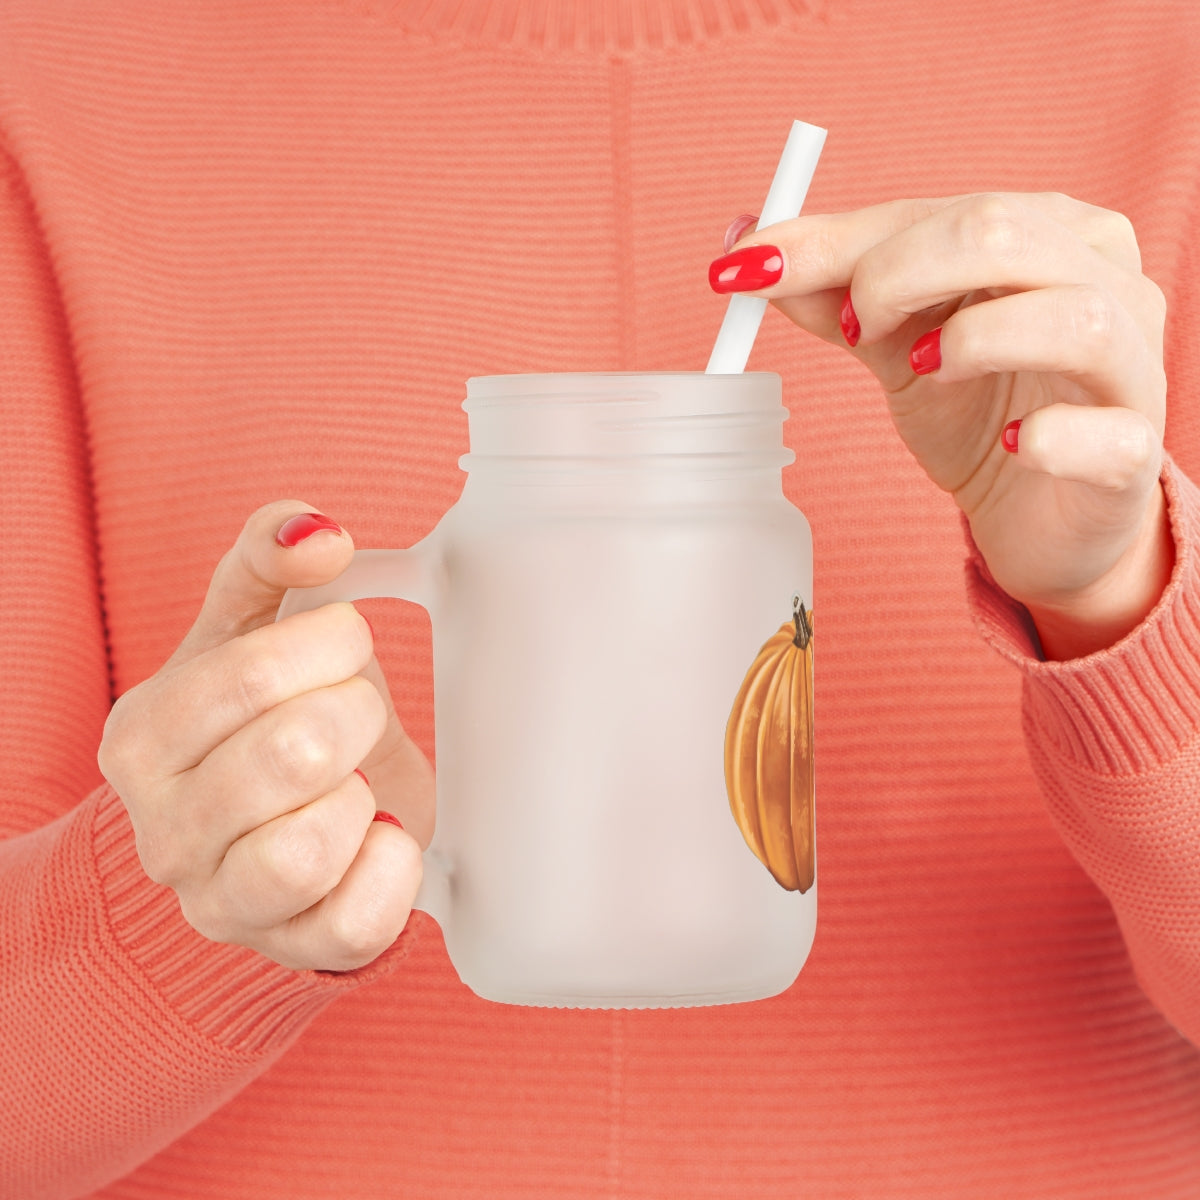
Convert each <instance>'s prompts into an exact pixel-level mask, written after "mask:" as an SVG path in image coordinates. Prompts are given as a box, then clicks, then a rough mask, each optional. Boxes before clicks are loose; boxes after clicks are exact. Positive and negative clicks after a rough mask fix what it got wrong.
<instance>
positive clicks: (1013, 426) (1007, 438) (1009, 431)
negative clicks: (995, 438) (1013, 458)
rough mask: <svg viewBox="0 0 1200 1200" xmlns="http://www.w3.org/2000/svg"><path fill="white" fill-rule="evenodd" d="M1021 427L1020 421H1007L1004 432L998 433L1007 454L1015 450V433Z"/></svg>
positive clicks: (1014, 452) (1013, 452)
mask: <svg viewBox="0 0 1200 1200" xmlns="http://www.w3.org/2000/svg"><path fill="white" fill-rule="evenodd" d="M1020 428H1021V422H1020V421H1019V420H1018V421H1009V423H1008V424H1007V425H1005V427H1004V432H1003V433H1002V434H1001V435H1000V440H1001V441H1002V442H1003V443H1004V448H1005V450H1007V451H1008V452H1009V454H1016V452H1017V433H1018V431H1019V430H1020Z"/></svg>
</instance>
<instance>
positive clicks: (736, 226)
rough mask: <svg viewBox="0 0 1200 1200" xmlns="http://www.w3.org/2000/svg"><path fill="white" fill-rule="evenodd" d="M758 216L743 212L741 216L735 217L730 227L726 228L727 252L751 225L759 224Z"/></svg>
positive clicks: (725, 243) (725, 244)
mask: <svg viewBox="0 0 1200 1200" xmlns="http://www.w3.org/2000/svg"><path fill="white" fill-rule="evenodd" d="M757 224H758V218H757V217H755V216H752V215H751V214H750V213H742V215H741V216H740V217H734V218H733V220H732V221H730V222H729V228H728V229H726V230H725V241H724V246H725V253H726V254H728V253H729V251H730V249H731V248H732V247H733V244H734V242H736V241H738V240H739V239H740V238H741V236H742V234H744V233H745V232H746V230H747V229H749V228H750V226H751V225H757Z"/></svg>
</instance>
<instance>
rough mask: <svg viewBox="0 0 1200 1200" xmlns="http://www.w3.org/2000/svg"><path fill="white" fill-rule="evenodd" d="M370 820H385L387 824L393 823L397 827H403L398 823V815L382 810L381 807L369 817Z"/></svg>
mask: <svg viewBox="0 0 1200 1200" xmlns="http://www.w3.org/2000/svg"><path fill="white" fill-rule="evenodd" d="M371 820H372V821H386V822H387V823H388V824H389V825H395V827H396V828H397V829H403V828H404V826H403V825H401V824H400V820H399V818H398V817H393V816H392V814H391V813H390V812H384V811H383V809H382V808H381V809H379V810H378V811H377V812H376V813H375V815H374V816H373V817H372V818H371Z"/></svg>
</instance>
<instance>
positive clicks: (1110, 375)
mask: <svg viewBox="0 0 1200 1200" xmlns="http://www.w3.org/2000/svg"><path fill="white" fill-rule="evenodd" d="M731 251H732V252H731V253H727V254H726V255H725V256H724V257H723V258H720V259H718V260H717V261H716V262H714V263H713V265H712V268H711V270H710V282H711V283H712V285H713V287H714V288H715V289H716V290H717V291H721V292H727V291H748V292H753V293H754V294H757V295H761V296H764V297H766V298H768V299H770V300H771V301H772V302H773V303H774V304H775V306H776V307H777V308H779V309H780V310H781V311H782V312H784V313H785V314H786V315H787V316H788V317H790V318H791V320H793V321H794V322H795V323H796V324H797V325H799V326H801V327H802V328H804V329H807V330H809V331H810V332H811V333H814V334H816V335H817V336H818V337H821V338H823V339H825V340H826V341H829V342H833V343H835V344H839V345H842V346H847V347H848V348H849V349H850V350H851V352H852V353H853V354H854V355H855V356H856V357H857V358H858V359H859V360H860V361H861V362H863V363H864V364H865V365H866V366H867V367H868V368H869V369H870V370H871V371H872V372H873V373H874V374H875V376H876V378H878V380H879V381H880V383H881V384H882V385H883V390H884V393H885V394H886V397H887V401H888V406H889V408H890V411H891V416H892V420H893V422H894V423H895V426H896V429H897V430H898V432H899V434H900V436H901V438H902V439H903V440H904V442H905V444H906V445H907V446H908V448H909V450H910V451H911V452H912V454H913V455H914V457H915V458H916V459H917V461H918V462H919V463H920V464H921V466H922V467H923V468H924V470H925V471H926V473H927V474H928V475H929V477H930V478H931V479H932V480H933V481H934V482H935V483H936V484H937V485H938V486H939V487H941V488H944V489H945V490H946V491H948V492H949V493H950V494H951V495H952V496H953V497H954V499H955V501H956V502H957V504H958V505H959V507H960V508H961V509H962V510H963V512H964V513H966V515H967V518H968V520H969V521H970V525H971V532H972V534H973V536H974V538H975V542H976V544H977V545H978V547H979V549H980V552H981V553H982V555H983V557H984V559H985V561H986V562H987V564H988V567H989V569H990V570H991V572H992V575H993V576H994V577H995V579H996V581H997V583H998V584H999V585H1000V586H1001V587H1002V588H1004V589H1005V591H1007V592H1008V593H1009V595H1011V596H1013V597H1014V598H1015V599H1016V600H1018V601H1020V602H1021V603H1023V604H1024V605H1025V606H1026V607H1027V608H1028V609H1029V611H1030V613H1031V615H1032V616H1033V619H1034V622H1035V624H1036V626H1037V629H1038V632H1039V635H1040V637H1041V641H1042V647H1043V651H1044V652H1045V654H1046V657H1047V658H1071V657H1077V656H1079V655H1082V654H1086V653H1089V652H1090V651H1092V650H1097V649H1100V648H1102V647H1104V646H1108V645H1111V644H1112V643H1113V642H1115V641H1117V640H1118V639H1119V638H1121V637H1122V636H1124V635H1125V634H1126V633H1128V632H1129V631H1130V630H1131V629H1133V628H1134V627H1135V626H1136V625H1137V624H1138V623H1139V622H1140V621H1141V620H1142V619H1143V618H1144V617H1145V615H1146V614H1147V613H1148V612H1149V611H1150V609H1151V608H1152V607H1153V606H1154V604H1155V603H1156V602H1157V600H1158V598H1159V596H1160V595H1161V594H1162V590H1163V588H1164V587H1165V586H1166V583H1167V580H1168V579H1169V577H1170V572H1171V568H1172V565H1173V560H1174V548H1173V542H1172V539H1171V535H1170V530H1169V527H1168V523H1167V516H1166V505H1165V502H1164V498H1163V494H1162V488H1161V486H1160V483H1159V472H1160V469H1161V464H1162V434H1163V424H1164V419H1165V414H1166V391H1167V387H1166V376H1165V374H1164V371H1163V355H1162V340H1163V324H1164V319H1165V315H1166V304H1165V301H1164V299H1163V294H1162V292H1161V291H1160V289H1159V288H1158V287H1157V286H1156V285H1155V284H1154V283H1153V282H1151V281H1150V280H1149V279H1147V278H1146V277H1145V276H1144V275H1143V274H1142V271H1141V254H1140V252H1139V250H1138V245H1137V239H1136V237H1135V236H1134V232H1133V228H1132V226H1131V225H1130V223H1129V221H1128V220H1127V219H1126V218H1125V217H1123V216H1121V215H1120V214H1118V213H1114V212H1109V211H1106V210H1104V209H1101V208H1097V207H1094V206H1093V205H1090V204H1085V203H1083V202H1081V201H1078V200H1074V199H1071V198H1070V197H1068V196H1062V195H1057V194H995V193H988V194H981V195H973V196H956V197H946V198H942V199H925V200H900V201H894V202H891V203H887V204H881V205H877V206H874V207H871V208H865V209H860V210H858V211H857V212H851V213H842V214H836V215H831V216H803V217H798V218H797V219H795V220H793V221H784V222H780V223H779V224H777V225H773V226H770V227H769V228H766V229H762V230H759V231H757V232H755V233H751V234H748V235H746V236H744V237H743V238H742V239H741V240H740V241H738V242H737V243H735V244H734V245H733V246H732V247H731ZM1017 422H1019V424H1016V423H1017Z"/></svg>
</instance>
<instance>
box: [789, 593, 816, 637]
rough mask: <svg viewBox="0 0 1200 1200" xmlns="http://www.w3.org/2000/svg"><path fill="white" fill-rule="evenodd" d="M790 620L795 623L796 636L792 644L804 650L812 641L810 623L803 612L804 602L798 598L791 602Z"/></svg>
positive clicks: (806, 614)
mask: <svg viewBox="0 0 1200 1200" xmlns="http://www.w3.org/2000/svg"><path fill="white" fill-rule="evenodd" d="M792 620H793V621H795V622H796V636H795V637H794V638H793V639H792V644H793V645H796V646H799V647H800V649H801V650H804V649H805V648H806V647H807V646H808V643H809V642H810V641H812V632H813V631H812V622H811V621H810V620H809V619H808V613H807V612H805V611H804V602H803V601H802V600H801V599H800V597H799V596H796V597H795V598H794V599H793V601H792Z"/></svg>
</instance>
